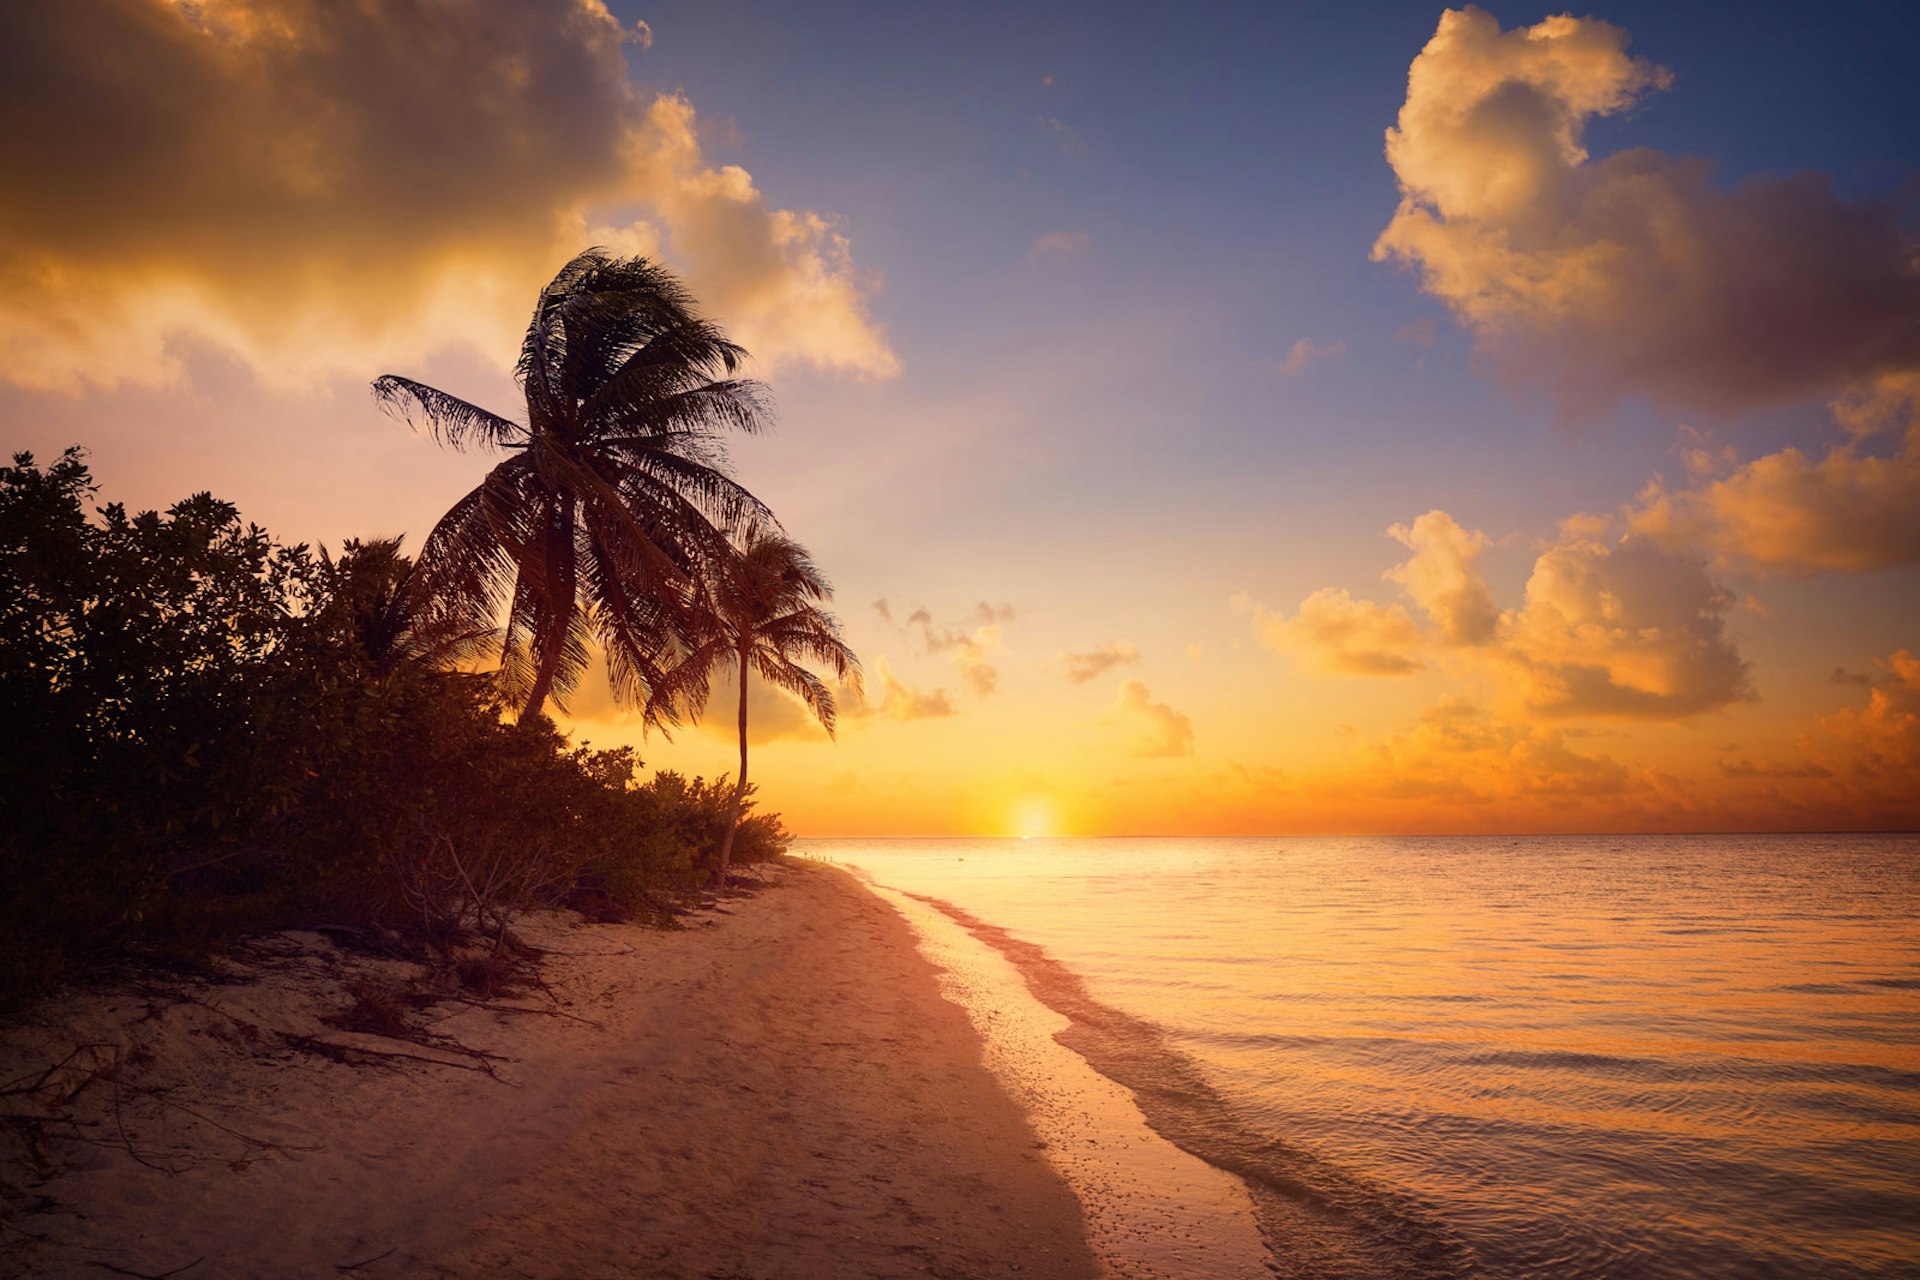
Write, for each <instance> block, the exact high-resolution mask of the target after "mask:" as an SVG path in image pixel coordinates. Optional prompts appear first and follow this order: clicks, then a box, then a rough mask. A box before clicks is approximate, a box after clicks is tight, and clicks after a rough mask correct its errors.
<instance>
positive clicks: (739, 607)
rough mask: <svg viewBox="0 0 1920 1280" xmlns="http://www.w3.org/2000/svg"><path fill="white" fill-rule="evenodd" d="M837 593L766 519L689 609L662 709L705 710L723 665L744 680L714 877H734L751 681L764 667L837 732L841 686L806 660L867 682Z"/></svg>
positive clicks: (664, 684)
mask: <svg viewBox="0 0 1920 1280" xmlns="http://www.w3.org/2000/svg"><path fill="white" fill-rule="evenodd" d="M832 595H833V589H832V587H830V586H829V585H828V583H827V579H826V575H824V574H823V573H821V572H820V570H819V568H818V567H816V566H815V565H814V563H813V560H812V559H811V557H809V556H808V555H807V551H806V548H804V547H802V546H801V545H800V544H799V543H797V542H794V541H793V540H792V539H791V538H788V537H786V536H785V535H783V534H781V533H778V532H775V531H774V530H772V529H770V528H768V527H766V526H764V525H761V526H755V527H754V528H752V529H750V530H749V531H748V532H747V534H746V536H745V537H744V538H743V539H742V541H741V544H740V546H739V549H738V550H737V552H736V553H735V554H734V556H733V557H732V558H731V560H730V561H729V562H728V563H727V564H726V565H725V566H723V568H722V570H721V572H718V573H716V574H713V575H711V576H709V577H708V578H707V579H705V580H704V581H703V582H702V583H701V584H700V586H699V589H698V591H697V594H696V596H695V598H694V600H693V601H692V603H691V604H690V606H689V608H688V610H687V613H688V616H689V617H690V618H691V619H693V623H692V625H691V626H689V627H688V628H687V630H686V633H685V637H684V638H685V648H684V649H683V651H682V652H681V654H680V657H679V660H678V661H677V662H676V663H675V664H674V665H673V666H672V667H671V668H670V669H669V670H667V671H665V672H663V673H662V675H661V678H660V680H659V681H658V683H657V684H656V686H655V690H654V699H653V702H654V706H653V707H650V708H649V714H650V716H653V717H654V718H662V717H664V718H667V719H677V718H678V717H679V715H681V714H683V713H684V714H687V715H690V716H697V715H699V713H700V712H701V711H702V710H703V709H704V708H705V707H706V704H707V695H708V692H709V690H710V688H711V685H712V680H713V676H714V673H715V672H716V671H728V670H731V671H733V672H734V674H735V675H736V676H737V678H738V679H739V682H740V709H739V715H740V719H739V725H740V773H739V776H738V777H737V778H735V779H734V784H733V806H732V810H731V812H730V813H729V815H728V818H727V831H726V835H725V836H724V837H722V839H721V842H720V860H719V862H718V864H717V865H716V866H715V867H714V872H713V884H714V887H716V888H720V887H723V886H725V884H726V882H727V869H728V866H729V865H730V863H731V862H732V860H733V838H734V833H735V832H736V831H737V830H738V829H739V826H740V809H741V805H742V802H743V801H744V800H745V798H746V794H747V682H748V680H749V679H750V678H751V676H752V675H754V674H756V673H757V674H758V675H759V676H760V678H761V679H763V680H765V681H767V682H768V683H769V684H772V685H775V686H777V687H779V688H782V689H785V690H787V691H788V692H789V693H792V694H795V695H797V696H798V697H799V699H800V700H801V702H803V703H805V704H806V706H807V709H808V710H809V711H811V712H812V713H813V715H814V718H815V719H817V720H819V722H820V725H821V727H822V728H824V729H825V730H826V731H827V735H828V736H829V737H831V736H832V735H833V727H834V704H833V690H832V689H830V688H828V686H827V684H826V682H825V681H823V680H821V679H820V677H819V676H817V675H815V674H814V673H813V672H812V671H810V670H808V669H807V668H806V667H805V666H802V665H801V663H802V662H813V663H817V664H819V665H820V666H822V667H824V668H826V669H827V670H828V671H830V672H832V674H833V675H834V677H835V678H836V679H837V680H839V681H840V682H842V683H845V684H849V685H851V686H852V687H853V688H855V689H857V688H859V682H860V659H859V658H858V657H857V656H855V654H854V652H853V650H852V649H850V648H848V647H847V643H846V641H844V640H842V639H841V637H840V624H839V623H838V622H836V621H835V620H834V617H833V615H832V614H830V613H828V612H827V611H826V610H825V609H823V608H821V607H820V606H821V605H822V604H824V603H825V602H826V601H827V600H828V599H830V598H831V597H832Z"/></svg>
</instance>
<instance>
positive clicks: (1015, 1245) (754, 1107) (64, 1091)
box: [0, 862, 1098, 1280]
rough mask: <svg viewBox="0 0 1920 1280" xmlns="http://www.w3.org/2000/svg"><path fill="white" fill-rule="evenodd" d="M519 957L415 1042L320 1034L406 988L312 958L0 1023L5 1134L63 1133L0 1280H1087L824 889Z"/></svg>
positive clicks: (932, 978) (1042, 1162) (922, 962)
mask: <svg viewBox="0 0 1920 1280" xmlns="http://www.w3.org/2000/svg"><path fill="white" fill-rule="evenodd" d="M527 934H528V937H529V940H530V941H532V942H534V943H536V944H537V945H540V946H542V947H544V948H546V949H548V951H549V953H550V955H549V959H548V960H547V962H546V967H545V972H544V977H545V981H546V983H547V990H546V991H545V992H527V993H523V994H521V995H519V996H515V997H512V998H504V997H502V998H495V999H493V1000H487V1001H479V1002H475V1003H472V1004H466V1005H461V1004H443V1005H440V1006H437V1007H435V1008H434V1009H431V1010H428V1011H426V1013H425V1014H424V1015H423V1017H424V1018H425V1019H426V1020H427V1021H428V1022H429V1023H430V1026H429V1027H428V1030H427V1035H426V1036H425V1039H426V1040H427V1041H428V1043H427V1044H425V1045H422V1044H416V1043H412V1042H410V1041H404V1040H394V1039H390V1038H386V1037H382V1036H375V1035H369V1034H365V1033H359V1032H351V1031H345V1030H341V1029H338V1028H337V1027H334V1026H330V1025H329V1024H328V1023H326V1022H325V1021H323V1019H324V1018H325V1017H327V1016H328V1015H330V1014H334V1013H337V1011H338V1010H339V1008H341V1007H342V1005H343V1004H345V1003H347V1002H348V995H347V993H348V992H349V991H350V990H351V989H353V987H354V985H355V984H356V983H361V984H364V983H366V982H368V981H370V980H374V979H384V980H387V981H393V980H395V979H400V978H404V977H405V976H406V972H407V968H408V966H406V965H405V964H403V963H402V962H399V961H393V960H378V959H370V958H367V957H365V956H360V955H349V954H347V953H344V952H341V951H340V950H339V949H337V948H336V947H334V946H333V945H332V944H331V943H330V942H328V941H327V940H326V939H325V938H324V937H322V936H321V935H317V934H296V935H284V936H279V937H276V938H271V939H267V940H264V941H262V942H261V943H260V944H258V946H257V947H255V948H253V949H252V950H250V951H249V952H248V953H247V954H245V955H243V956H242V957H241V958H240V959H239V960H238V961H236V962H235V963H234V964H233V965H232V966H231V969H232V972H231V975H230V979H231V980H229V981H225V982H221V983H215V984H207V983H201V982H197V981H193V982H190V981H186V980H177V979H176V980H165V981H160V980H149V981H144V982H139V983H131V982H130V983H123V984H121V985H118V986H115V987H112V988H109V989H104V990H100V991H94V992H89V993H86V994H83V995H78V996H70V997H68V998H66V999H64V1000H61V1001H58V1002H56V1003H55V1004H54V1005H53V1006H51V1007H50V1008H49V1010H47V1011H46V1012H45V1013H44V1014H43V1016H41V1017H39V1018H37V1019H36V1020H35V1021H34V1024H33V1025H31V1026H28V1027H23V1028H14V1029H12V1030H10V1031H9V1032H8V1033H7V1042H6V1045H5V1048H4V1051H3V1052H0V1083H7V1082H13V1083H14V1084H15V1085H18V1084H19V1082H21V1081H23V1080H25V1081H30V1082H32V1083H34V1084H36V1085H37V1086H38V1087H37V1088H35V1089H34V1090H32V1091H30V1092H29V1091H21V1090H18V1089H16V1092H15V1093H14V1094H13V1095H12V1096H9V1097H8V1098H6V1100H5V1101H6V1104H7V1107H8V1110H9V1112H10V1113H11V1114H13V1115H23V1114H47V1113H53V1112H62V1113H65V1114H66V1115H68V1116H70V1117H71V1123H69V1124H58V1125H44V1126H40V1129H41V1132H42V1133H43V1134H44V1142H43V1144H42V1149H41V1151H40V1152H39V1153H38V1158H35V1153H33V1152H31V1151H29V1150H27V1149H26V1148H23V1147H21V1146H19V1145H18V1144H14V1145H10V1147H9V1149H8V1153H7V1160H8V1163H9V1167H8V1169H7V1171H6V1173H5V1177H4V1180H5V1182H6V1184H7V1186H8V1188H9V1196H10V1198H11V1199H12V1203H10V1204H8V1206H7V1214H8V1216H9V1218H10V1219H11V1222H10V1225H9V1226H8V1227H7V1229H6V1231H5V1249H4V1253H0V1270H4V1272H5V1273H6V1274H9V1275H34V1276H98V1275H101V1274H103V1273H106V1272H111V1271H120V1272H122V1273H126V1274H134V1273H144V1274H148V1275H159V1274H163V1273H167V1272H170V1271H175V1270H178V1269H185V1268H190V1270H182V1271H181V1273H182V1274H188V1275H191V1276H193V1277H195V1280H200V1278H202V1277H228V1276H233V1277H242V1276H268V1275H271V1276H289V1277H292V1276H338V1275H342V1274H352V1275H368V1276H381V1275H388V1276H402V1275H432V1276H447V1277H456V1276H488V1277H500V1276H553V1277H560V1276H568V1277H591V1276H616V1275H617V1276H634V1275H647V1276H756V1277H762V1276H764V1277H780V1276H794V1277H802V1276H854V1275H859V1276H920V1275H936V1276H980V1277H997V1276H1025V1275H1034V1276H1083V1275H1093V1274H1096V1273H1097V1271H1098V1267H1097V1264H1096V1262H1095V1260H1094V1258H1093V1256H1092V1254H1091V1253H1090V1252H1089V1249H1088V1246H1087V1243H1086V1228H1085V1222H1084V1219H1083V1214H1082V1210H1081V1206H1080V1203H1079V1202H1078V1201H1077V1200H1076V1198H1075V1197H1074V1195H1073V1193H1072V1192H1071V1191H1070V1190H1069V1188H1068V1185H1067V1184H1066V1183H1065V1182H1064V1181H1063V1180H1062V1178H1061V1176H1060V1175H1059V1174H1058V1173H1057V1172H1056V1171H1055V1169H1054V1168H1053V1167H1052V1166H1051V1165H1050V1164H1049V1163H1048V1161H1047V1160H1046V1159H1045V1158H1044V1155H1043V1153H1042V1150H1041V1144H1040V1142H1039V1140H1038V1139H1037V1138H1036V1136H1035V1131H1034V1129H1033V1128H1032V1127H1031V1125H1030V1123H1029V1120H1028V1118H1027V1116H1026V1114H1025V1113H1024V1112H1023V1111H1022V1109H1021V1108H1020V1107H1019V1106H1018V1105H1016V1103H1015V1102H1014V1101H1013V1100H1012V1099H1011V1098H1010V1097H1009V1096H1008V1094H1007V1093H1006V1092H1005V1091H1004V1090H1003V1088H1002V1087H1001V1086H1000V1085H999V1084H998V1083H997V1082H996V1080H995V1078H994V1076H993V1075H992V1074H991V1073H990V1072H989V1071H988V1070H987V1069H986V1067H985V1066H983V1063H982V1043H981V1040H980V1038H979V1036H978V1035H977V1034H976V1032H975V1030H974V1028H973V1026H972V1025H971V1024H970V1022H969V1020H968V1017H967V1015H966V1013H964V1012H963V1011H962V1010H961V1009H960V1008H959V1007H957V1006H956V1005H954V1004H952V1003H950V1002H949V1001H947V1000H946V999H943V998H942V996H941V993H940V988H939V985H938V982H937V977H936V970H935V968H934V966H933V965H932V964H931V963H929V961H928V960H927V959H925V958H924V957H923V956H922V955H921V954H920V953H919V952H918V951H917V950H916V948H915V945H914V938H913V934H912V932H911V930H910V929H909V927H908V925H907V924H906V922H905V921H904V920H903V919H902V918H901V917H900V915H898V914H897V913H896V912H895V911H894V910H893V909H892V908H890V907H889V906H887V905H886V903H884V902H883V901H881V900H880V899H879V898H876V897H874V896H873V895H872V894H870V893H868V892H867V891H866V890H864V889H862V888H860V887H859V886H858V885H857V884H856V883H855V882H854V881H853V880H852V878H851V877H849V876H848V875H846V874H845V873H844V872H841V871H838V870H835V869H832V868H828V867H821V866H817V865H811V864H806V863H801V862H790V863H788V864H787V865H785V866H783V867H781V868H779V869H778V870H776V871H774V872H772V873H771V875H770V878H769V887H768V888H766V889H765V890H763V891H761V892H760V893H758V894H756V895H754V896H752V897H742V898H730V899H728V900H727V901H726V902H725V904H724V906H723V907H722V909H721V910H720V911H717V912H713V913H709V914H705V915H700V916H695V917H693V918H692V922H691V924H690V927H688V928H686V929H683V930H672V931H652V930H647V929H642V928H639V927H635V926H628V925H593V924H580V923H578V922H576V921H574V920H573V919H572V918H570V917H569V918H565V919H562V918H560V917H552V918H542V919H538V920H536V921H534V922H532V923H531V924H530V925H529V927H528V929H527ZM303 1037H304V1038H305V1039H302V1038H303ZM302 1046H304V1047H302ZM435 1046H439V1047H435ZM389 1053H407V1054H414V1055H417V1057H416V1058H393V1057H382V1056H375V1055H379V1054H389ZM492 1055H497V1056H492ZM343 1058H344V1059H346V1061H342V1060H340V1059H343ZM63 1059H65V1060H66V1062H65V1065H64V1066H62V1067H60V1068H59V1069H58V1070H56V1071H53V1072H52V1073H51V1074H48V1075H45V1077H44V1078H40V1077H41V1076H42V1073H44V1072H46V1070H47V1068H48V1067H50V1066H52V1065H53V1064H55V1063H57V1062H60V1061H62V1060H63ZM419 1059H436V1060H439V1061H441V1062H444V1063H445V1064H446V1065H433V1064H432V1063H430V1062H427V1061H421V1060H419ZM16 1128H17V1126H16ZM103 1267H104V1268H106V1272H103Z"/></svg>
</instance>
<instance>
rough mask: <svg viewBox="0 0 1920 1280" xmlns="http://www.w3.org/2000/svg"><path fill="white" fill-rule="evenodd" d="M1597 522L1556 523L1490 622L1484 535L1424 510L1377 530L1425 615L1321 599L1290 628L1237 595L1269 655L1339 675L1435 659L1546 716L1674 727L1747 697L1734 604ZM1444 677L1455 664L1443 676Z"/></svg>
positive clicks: (1649, 545)
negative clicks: (1285, 655)
mask: <svg viewBox="0 0 1920 1280" xmlns="http://www.w3.org/2000/svg"><path fill="white" fill-rule="evenodd" d="M1616 528H1617V526H1616V525H1615V523H1614V522H1612V521H1610V520H1609V519H1607V518H1605V517H1575V518H1573V519H1571V520H1567V521H1563V522H1562V524H1561V528H1560V531H1559V534H1558V536H1557V537H1556V538H1555V539H1554V540H1553V541H1552V542H1551V543H1549V544H1548V545H1547V546H1546V547H1545V548H1544V549H1543V550H1541V552H1540V553H1539V555H1538V556H1537V558H1536V559H1535V560H1534V564H1533V570H1532V573H1531V575H1530V576H1529V578H1528V580H1527V584H1526V590H1525V593H1524V596H1523V597H1522V600H1521V603H1520V604H1519V605H1518V606H1516V607H1514V608H1511V609H1507V610H1505V611H1501V610H1500V609H1499V608H1498V607H1497V605H1496V604H1495V601H1494V598H1493V593H1492V590H1491V589H1490V588H1489V586H1488V584H1487V581H1486V578H1485V577H1484V575H1483V574H1482V573H1481V570H1480V567H1479V564H1478V560H1479V557H1480V555H1481V553H1482V552H1483V551H1484V550H1485V549H1486V548H1487V547H1488V546H1489V545H1491V544H1490V541H1489V539H1488V538H1487V537H1486V535H1485V534H1483V533H1480V532H1479V531H1477V530H1469V529H1466V528H1463V527H1462V526H1461V525H1460V523H1459V522H1458V521H1457V520H1455V519H1454V518H1453V517H1452V516H1450V515H1448V514H1447V513H1446V512H1444V511H1429V512H1427V513H1426V514H1425V515H1423V516H1421V517H1420V518H1419V519H1417V520H1415V521H1413V523H1412V524H1410V525H1395V526H1393V527H1392V528H1391V529H1390V530H1389V531H1388V532H1389V533H1390V534H1391V535H1392V536H1393V537H1394V538H1396V539H1398V540H1399V541H1400V542H1401V543H1402V544H1404V545H1405V546H1406V547H1407V548H1408V549H1409V550H1411V551H1412V553H1413V554H1412V555H1411V556H1410V557H1408V559H1406V560H1405V561H1403V562H1402V563H1401V564H1399V565H1398V566H1396V567H1395V568H1393V569H1390V570H1388V571H1387V574H1386V577H1387V578H1388V580H1389V581H1392V582H1395V583H1398V584H1399V585H1400V586H1401V587H1402V588H1403V589H1404V590H1405V591H1406V593H1407V594H1408V596H1409V597H1411V598H1412V600H1413V601H1414V603H1415V604H1416V605H1417V606H1418V607H1419V608H1420V610H1421V611H1422V612H1423V613H1424V614H1425V615H1426V618H1427V619H1428V621H1429V623H1430V626H1429V627H1426V628H1423V627H1422V626H1421V625H1420V624H1419V623H1417V622H1416V621H1415V620H1414V618H1413V616H1412V615H1411V614H1409V613H1408V612H1407V610H1406V609H1405V608H1403V607H1402V606H1400V605H1397V604H1380V603H1377V602H1375V601H1372V600H1365V599H1356V598H1355V597H1354V596H1353V595H1351V594H1350V593H1349V592H1348V591H1347V590H1346V589H1345V588H1342V587H1323V588H1322V589H1320V590H1318V591H1316V592H1314V593H1313V594H1312V595H1310V596H1308V597H1307V598H1306V599H1305V600H1303V601H1302V602H1301V604H1300V611H1299V612H1298V613H1297V614H1295V615H1294V616H1292V617H1288V616H1286V615H1284V614H1278V613H1272V612H1269V611H1267V610H1265V609H1263V608H1261V607H1260V606H1259V605H1258V604H1256V603H1254V602H1253V601H1252V600H1251V599H1250V598H1248V597H1247V596H1246V595H1245V594H1244V593H1243V594H1241V595H1239V596H1236V597H1234V600H1233V604H1234V607H1235V608H1236V609H1238V610H1239V611H1241V612H1245V613H1251V614H1252V616H1253V619H1254V622H1255V625H1256V626H1257V627H1258V629H1259V632H1260V636H1261V639H1262V640H1263V641H1264V642H1265V643H1266V644H1267V645H1268V646H1269V647H1271V648H1274V649H1277V650H1280V651H1282V652H1289V653H1294V654H1297V655H1300V656H1301V657H1302V658H1303V659H1305V660H1306V661H1307V662H1309V663H1310V664H1311V665H1315V666H1318V667H1319V668H1320V669H1322V670H1325V671H1330V672H1333V673H1336V674H1342V675H1373V676H1395V675H1407V674H1411V673H1412V672H1415V671H1419V670H1421V669H1423V668H1424V667H1425V666H1426V661H1425V658H1426V657H1427V656H1428V655H1429V654H1430V653H1431V652H1433V651H1435V650H1436V649H1437V648H1445V649H1453V650H1457V651H1459V654H1460V657H1461V660H1462V662H1463V663H1464V665H1465V667H1466V669H1467V670H1468V671H1470V672H1472V673H1473V674H1475V675H1476V676H1479V677H1484V678H1489V679H1492V680H1494V681H1496V682H1498V683H1500V684H1501V685H1502V686H1503V687H1505V688H1506V689H1507V690H1508V691H1509V692H1510V693H1511V694H1512V695H1513V699H1514V701H1515V702H1516V703H1517V704H1519V705H1522V706H1524V707H1525V708H1526V709H1527V710H1528V711H1530V712H1532V713H1534V714H1536V715H1539V716H1543V717H1547V718H1569V717H1581V716H1611V717H1621V718H1628V719H1645V720H1675V719H1684V718H1686V717H1688V716H1692V715H1697V714H1700V713H1701V712H1704V711H1709V710H1713V709H1715V708H1718V707H1722V706H1725V705H1727V704H1728V703H1731V702H1737V701H1741V700H1745V699H1749V698H1752V697H1753V696H1754V695H1753V691H1752V687H1751V685H1750V684H1749V681H1748V665H1747V662H1746V660H1745V659H1744V658H1742V657H1741V656H1740V653H1739V651H1738V649H1737V648H1736V647H1735V645H1734V642H1733V638H1732V637H1731V636H1730V635H1729V634H1728V632H1727V626H1726V619H1725V615H1726V612H1727V610H1728V609H1729V608H1731V607H1732V606H1733V604H1734V601H1733V598H1732V597H1730V596H1729V595H1727V594H1726V593H1725V592H1724V591H1722V590H1721V589H1720V587H1719V586H1718V585H1716V584H1715V582H1714V581H1713V579H1712V578H1711V576H1709V574H1708V572H1707V566H1706V564H1705V562H1704V561H1703V560H1701V558H1700V557H1699V556H1698V555H1696V554H1694V553H1692V552H1690V551H1688V550H1685V549H1678V550H1676V549H1672V548H1668V547H1664V546H1661V545H1658V544H1657V543H1655V542H1654V541H1653V540H1651V539H1649V538H1647V537H1645V536H1642V535H1640V534H1636V533H1631V532H1629V533H1628V534H1626V535H1625V536H1611V535H1612V533H1613V531H1614V530H1615V529H1616ZM1449 665H1450V666H1454V665H1459V664H1449Z"/></svg>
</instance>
